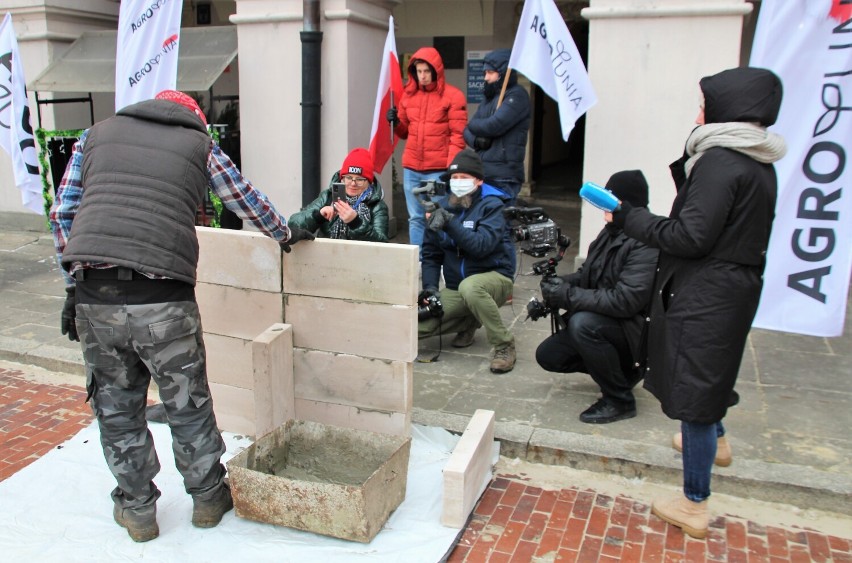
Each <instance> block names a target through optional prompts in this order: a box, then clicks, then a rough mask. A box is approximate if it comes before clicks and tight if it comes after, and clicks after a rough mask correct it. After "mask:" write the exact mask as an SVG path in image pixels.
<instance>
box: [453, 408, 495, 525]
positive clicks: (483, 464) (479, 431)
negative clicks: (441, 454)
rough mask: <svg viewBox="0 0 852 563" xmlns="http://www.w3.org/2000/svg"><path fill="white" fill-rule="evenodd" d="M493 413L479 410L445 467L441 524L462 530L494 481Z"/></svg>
mask: <svg viewBox="0 0 852 563" xmlns="http://www.w3.org/2000/svg"><path fill="white" fill-rule="evenodd" d="M493 442H494V411H488V410H482V409H478V410H477V411H476V412H475V413H473V417H472V418H471V419H470V422H469V423H468V425H467V428H465V431H464V433H463V434H462V437H461V439H459V443H458V444H457V445H456V447H455V449H454V450H453V453H452V455H450V459H449V460H447V465H446V466H445V467H444V510H443V513H442V514H441V524H443V525H444V526H448V527H450V528H463V527H464V525H465V523H466V522H467V517H468V515H470V512H471V510H473V505H474V504H475V503H476V500H477V499H478V498H479V496H480V495H481V494H482V491H483V490H484V489H485V486H486V485H487V483H488V481H490V480H491V462H492V447H493V446H492V443H493Z"/></svg>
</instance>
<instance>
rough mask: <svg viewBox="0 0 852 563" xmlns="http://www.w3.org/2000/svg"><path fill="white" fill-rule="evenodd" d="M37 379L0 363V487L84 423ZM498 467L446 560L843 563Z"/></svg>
mask: <svg viewBox="0 0 852 563" xmlns="http://www.w3.org/2000/svg"><path fill="white" fill-rule="evenodd" d="M43 372H44V370H39V369H38V368H33V367H31V366H23V365H20V364H13V363H6V362H2V363H0V452H2V454H0V481H2V480H4V479H6V478H8V477H9V476H11V475H12V474H14V473H15V472H17V471H20V470H21V469H24V468H25V467H26V466H27V465H29V464H30V463H32V462H33V461H34V460H36V459H38V458H39V457H40V456H42V455H43V454H45V453H46V452H48V451H49V450H50V449H52V448H55V447H59V448H61V447H62V443H63V442H64V441H65V440H67V439H68V438H70V437H71V436H73V435H74V434H76V433H77V432H78V431H80V430H81V429H82V428H84V427H86V426H88V425H89V424H90V423H91V421H92V414H91V411H90V409H89V407H88V405H87V404H86V403H85V402H84V401H85V390H84V389H83V388H82V387H81V386H78V385H74V384H71V383H66V382H63V381H62V379H61V378H59V379H53V380H51V379H50V378H49V377H47V378H45V376H44V374H43ZM40 374H41V375H40ZM48 374H49V372H48ZM77 380H79V379H77ZM69 381H75V380H74V379H70V380H69ZM500 467H501V466H498V472H497V475H496V476H495V479H494V480H493V481H492V482H491V483H490V485H489V486H488V488H487V490H486V491H485V493H484V494H483V496H482V498H481V499H480V500H479V503H478V504H477V506H476V508H475V510H474V514H473V516H472V518H471V520H470V522H469V524H468V526H467V527H466V528H465V530H464V531H463V533H462V534H460V537H459V541H458V544H457V545H456V546H455V548H454V549H453V551H452V552H451V554H450V556H449V561H453V562H461V561H467V562H480V561H489V562H498V561H538V562H550V561H569V562H570V561H578V562H586V561H613V562H615V561H655V562H656V561H658V562H675V561H688V562H700V561H730V562H733V561H763V562H767V563H780V562H782V561H792V562H799V561H801V562H804V561H820V562H822V561H825V562H828V561H832V562H836V563H841V562H848V563H852V541H850V538H852V529H849V533H848V534H846V536H848V537H847V538H844V537H839V536H837V535H832V534H830V533H823V532H820V531H817V530H815V529H809V528H804V527H781V526H777V525H773V524H767V523H765V522H758V521H753V520H750V519H744V518H738V517H734V516H729V515H725V516H719V517H716V518H715V519H714V520H713V522H712V524H711V528H712V529H711V530H710V532H709V534H708V538H707V540H706V541H699V540H693V539H691V538H686V537H685V536H684V534H683V533H682V532H681V531H680V530H679V529H677V528H674V527H672V526H669V525H667V524H666V523H664V522H663V521H662V520H660V519H658V518H656V517H655V516H652V515H651V514H650V506H649V505H648V504H646V503H643V502H639V501H637V500H634V499H633V498H631V497H630V496H629V495H625V494H612V493H610V492H609V491H606V490H593V489H589V488H586V487H564V488H563V487H559V486H557V487H553V486H552V485H551V484H550V483H549V482H548V483H544V482H538V481H537V479H536V477H535V476H533V477H530V475H529V474H528V473H524V472H522V471H516V472H512V471H511V468H510V467H506V466H505V465H503V470H502V471H501V470H500ZM742 502H744V503H748V502H749V501H747V500H744V501H742ZM0 533H2V532H0ZM377 560H380V557H377Z"/></svg>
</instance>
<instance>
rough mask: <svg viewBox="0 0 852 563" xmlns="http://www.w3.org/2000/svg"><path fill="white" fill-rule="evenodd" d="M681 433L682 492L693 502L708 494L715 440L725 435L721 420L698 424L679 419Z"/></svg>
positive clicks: (714, 454) (714, 453)
mask: <svg viewBox="0 0 852 563" xmlns="http://www.w3.org/2000/svg"><path fill="white" fill-rule="evenodd" d="M680 430H681V432H682V433H683V494H684V496H686V498H688V499H689V500H691V501H693V502H701V501H703V500H705V499H706V498H707V497H709V496H710V470H711V469H712V468H713V460H714V459H715V458H716V441H717V439H718V438H721V437H722V436H724V435H725V427H724V426H722V422H721V421H720V422H715V423H711V424H699V423H696V422H686V421H681V423H680Z"/></svg>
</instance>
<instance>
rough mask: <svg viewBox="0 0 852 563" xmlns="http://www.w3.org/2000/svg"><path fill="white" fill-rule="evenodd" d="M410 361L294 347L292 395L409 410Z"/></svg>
mask: <svg viewBox="0 0 852 563" xmlns="http://www.w3.org/2000/svg"><path fill="white" fill-rule="evenodd" d="M413 372H414V369H413V366H412V364H411V362H401V361H391V362H389V361H386V360H375V359H372V358H364V357H362V356H354V355H351V354H333V353H330V352H322V351H319V350H310V349H305V348H296V349H295V351H294V353H293V376H294V378H295V387H296V398H298V399H310V400H313V401H320V402H325V403H336V404H341V405H349V406H353V407H361V408H366V409H378V410H385V411H395V412H403V413H404V412H410V411H411V401H412V394H413V393H412V388H413V381H412V378H413Z"/></svg>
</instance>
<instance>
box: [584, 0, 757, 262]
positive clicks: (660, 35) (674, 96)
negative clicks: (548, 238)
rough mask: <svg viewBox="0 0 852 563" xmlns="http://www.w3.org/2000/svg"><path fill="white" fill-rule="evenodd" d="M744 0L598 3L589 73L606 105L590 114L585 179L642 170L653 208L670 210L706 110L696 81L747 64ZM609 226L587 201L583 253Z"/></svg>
mask: <svg viewBox="0 0 852 563" xmlns="http://www.w3.org/2000/svg"><path fill="white" fill-rule="evenodd" d="M750 10H751V4H749V3H747V2H745V1H744V0H703V1H702V2H700V3H698V2H694V0H658V1H656V2H653V3H649V2H647V1H646V0H591V3H590V7H589V8H586V9H584V10H583V12H582V13H583V16H584V17H586V18H587V19H588V20H589V23H590V28H589V76H590V78H591V81H592V84H594V86H595V92H596V93H597V96H598V103H597V105H596V106H595V107H593V108H592V109H591V110H590V111H589V113H588V116H587V122H586V145H585V161H584V166H583V169H584V174H583V176H584V178H587V179H597V180H598V182H599V183H601V184H603V183H604V182H606V180H607V179H608V178H609V177H610V176H611V175H612V174H613V173H614V172H618V171H619V170H625V169H634V168H638V169H641V170H642V171H643V173H644V174H645V177H646V178H647V179H648V184H649V185H650V188H651V194H650V199H651V203H650V208H651V210H652V211H653V212H654V213H657V214H662V215H668V213H669V210H670V208H671V202H672V200H673V199H674V196H675V187H674V183H673V182H672V179H671V175H670V173H669V169H668V165H669V163H670V162H672V161H674V160H676V159H677V158H679V157H680V156H681V155H682V154H683V148H684V143H685V142H686V139H687V137H688V135H689V133H690V131H692V128H693V127H694V126H695V117H696V116H697V114H698V104H699V94H700V90H699V88H698V81H699V80H700V79H701V78H702V77H704V76H707V75H709V74H713V73H716V72H719V71H721V70H724V69H726V68H731V67H735V66H738V65H739V61H740V37H741V29H742V18H743V14H745V13H747V12H749V11H750ZM603 225H604V222H603V214H602V213H601V212H600V211H598V210H596V209H594V208H592V207H591V206H589V205H588V204H585V203H584V207H583V215H582V221H581V230H580V256H585V254H586V250H587V249H588V246H589V244H590V243H591V241H592V240H594V238H595V236H596V235H597V233H598V232H599V231H600V229H601V227H602V226H603Z"/></svg>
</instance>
